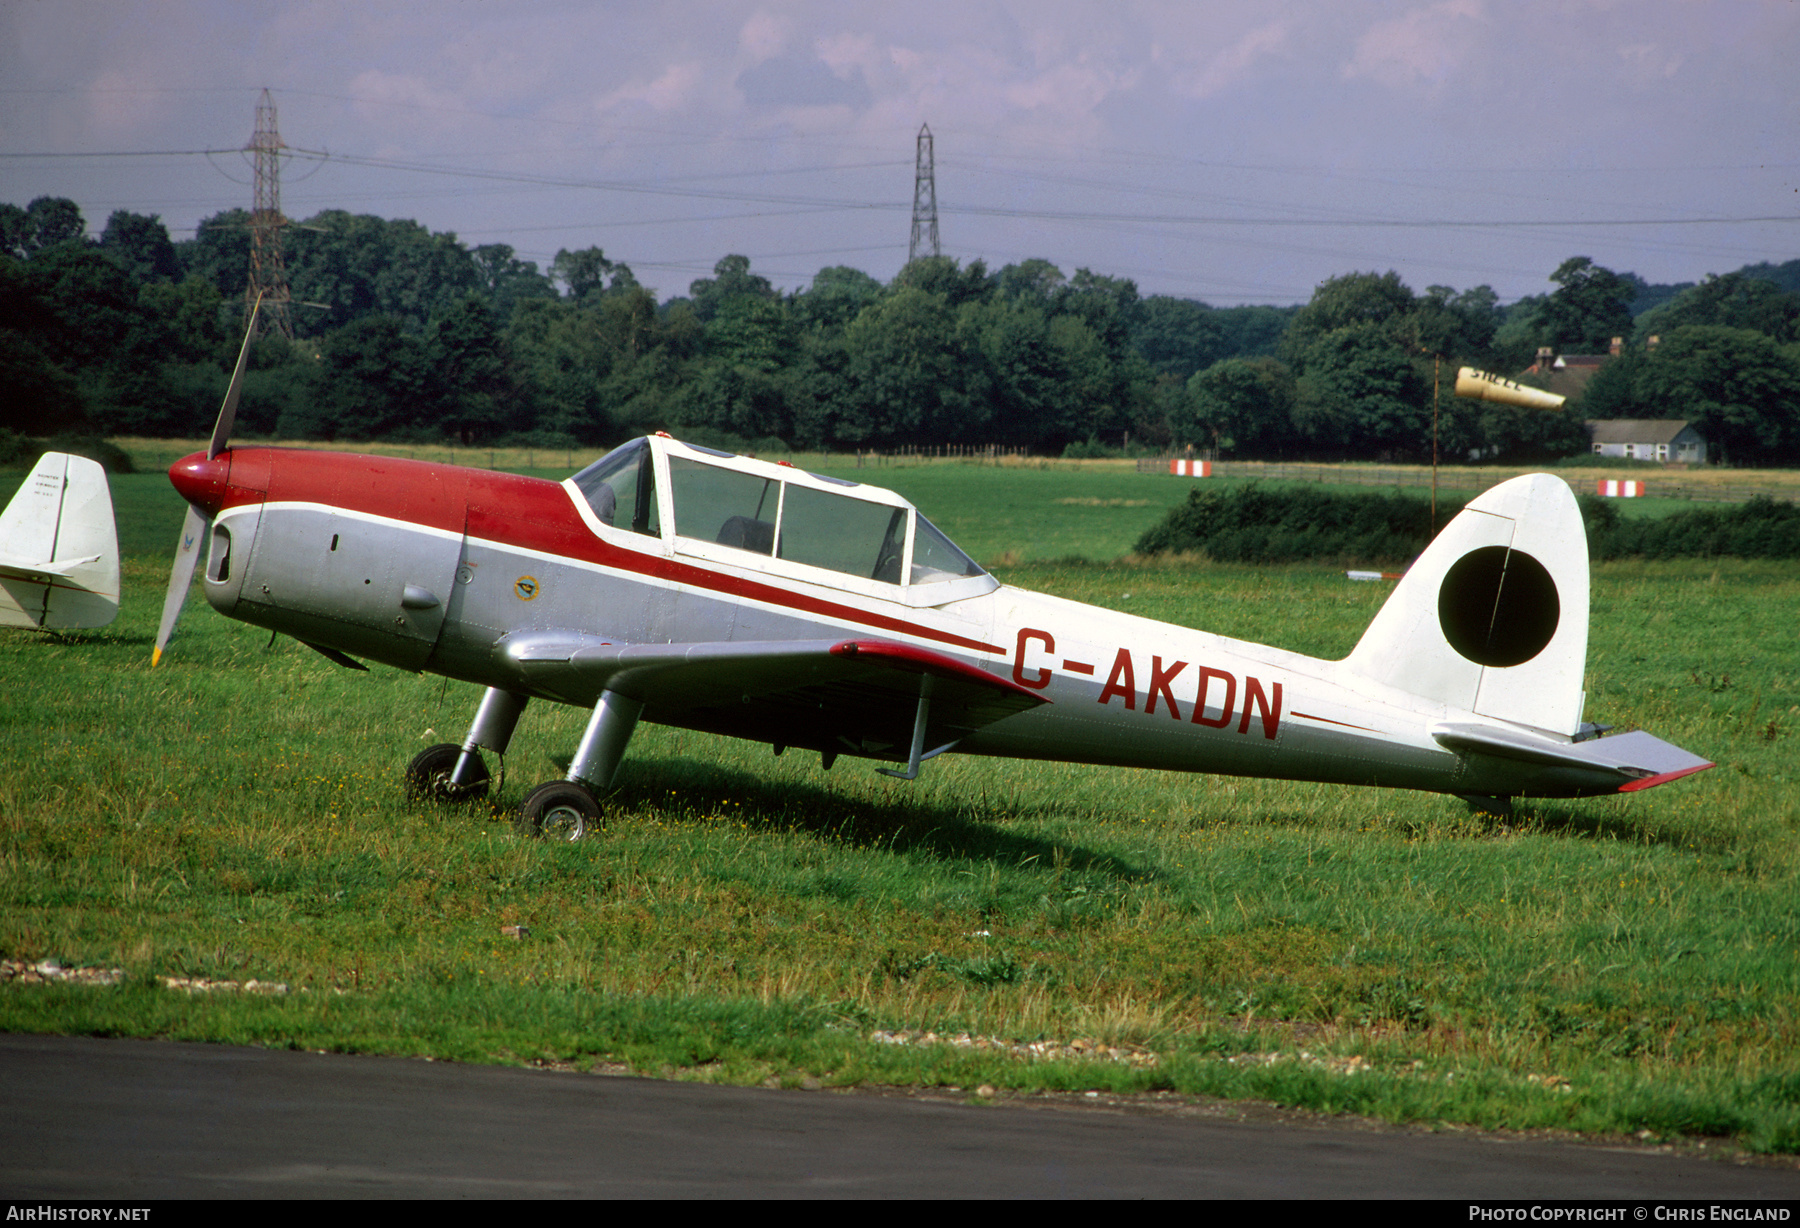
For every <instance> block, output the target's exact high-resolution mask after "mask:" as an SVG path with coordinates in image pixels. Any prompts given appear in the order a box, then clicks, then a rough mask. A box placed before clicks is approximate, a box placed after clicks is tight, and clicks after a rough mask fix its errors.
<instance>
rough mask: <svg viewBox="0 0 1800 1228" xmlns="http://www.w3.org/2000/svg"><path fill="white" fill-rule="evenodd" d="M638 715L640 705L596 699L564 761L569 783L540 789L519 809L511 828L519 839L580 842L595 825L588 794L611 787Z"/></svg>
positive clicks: (609, 695) (617, 698)
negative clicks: (571, 752) (577, 742)
mask: <svg viewBox="0 0 1800 1228" xmlns="http://www.w3.org/2000/svg"><path fill="white" fill-rule="evenodd" d="M643 710H644V704H643V701H642V700H637V699H632V698H630V697H628V696H625V695H621V694H619V693H618V692H617V691H607V692H606V693H605V694H603V695H601V696H600V702H599V703H597V704H595V705H594V715H593V716H591V717H589V718H588V726H587V731H586V732H585V733H583V734H582V735H581V745H580V746H577V747H576V748H575V757H574V758H573V759H572V760H570V761H569V776H568V779H566V780H553V781H551V782H550V783H548V784H543V785H539V786H538V787H537V788H535V789H533V790H532V791H531V795H530V796H529V797H527V798H526V799H525V801H524V804H522V805H521V806H520V807H519V817H518V819H517V820H516V821H515V822H514V824H513V826H514V827H515V828H516V829H517V830H518V832H519V834H520V835H522V836H549V837H552V838H554V839H559V840H579V839H581V837H582V836H584V835H586V834H587V831H588V828H590V827H595V826H598V825H599V822H600V803H599V802H598V801H596V800H595V799H594V793H593V790H595V789H604V788H606V787H607V786H608V785H610V784H611V783H612V778H613V773H614V772H616V771H618V769H619V760H621V759H623V758H624V757H625V746H626V744H627V743H628V742H630V741H631V733H632V731H633V730H634V729H636V728H637V722H638V715H639V714H640V713H641V712H643Z"/></svg>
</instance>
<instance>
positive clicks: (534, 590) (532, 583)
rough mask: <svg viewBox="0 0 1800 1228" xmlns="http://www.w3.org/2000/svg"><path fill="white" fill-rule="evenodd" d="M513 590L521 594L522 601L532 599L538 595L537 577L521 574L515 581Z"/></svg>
mask: <svg viewBox="0 0 1800 1228" xmlns="http://www.w3.org/2000/svg"><path fill="white" fill-rule="evenodd" d="M513 592H515V593H517V594H518V595H519V600H520V601H530V600H531V599H532V598H533V597H536V596H537V595H538V582H537V577H536V576H520V577H519V578H518V579H517V580H515V581H513Z"/></svg>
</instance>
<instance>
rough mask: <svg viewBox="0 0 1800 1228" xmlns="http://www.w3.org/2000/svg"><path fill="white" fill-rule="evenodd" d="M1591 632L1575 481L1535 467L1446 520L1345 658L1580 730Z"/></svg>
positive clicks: (1401, 684) (1403, 686)
mask: <svg viewBox="0 0 1800 1228" xmlns="http://www.w3.org/2000/svg"><path fill="white" fill-rule="evenodd" d="M1587 633H1588V554H1587V534H1586V532H1585V530H1584V529H1583V527H1582V522H1581V512H1580V510H1579V509H1578V508H1577V507H1576V505H1575V496H1574V495H1573V494H1572V493H1571V492H1570V490H1569V487H1568V485H1567V484H1566V483H1564V482H1563V481H1562V480H1561V479H1559V478H1554V477H1551V476H1550V475H1548V474H1543V473H1534V474H1528V475H1526V476H1524V477H1519V478H1514V479H1513V480H1512V481H1510V482H1505V483H1502V484H1501V485H1499V486H1496V487H1494V488H1493V489H1492V490H1490V491H1487V492H1486V493H1485V494H1483V495H1481V496H1480V497H1479V498H1477V499H1475V500H1474V501H1472V502H1471V503H1470V504H1469V505H1468V506H1467V507H1466V508H1464V509H1463V511H1462V513H1461V514H1460V515H1458V516H1457V517H1456V519H1455V520H1452V521H1451V522H1450V523H1449V524H1448V525H1447V526H1445V528H1444V531H1443V532H1441V533H1439V534H1438V535H1437V538H1436V539H1435V540H1434V541H1433V542H1432V543H1431V545H1430V546H1428V547H1427V548H1426V550H1425V553H1423V554H1421V555H1420V556H1419V559H1418V561H1417V562H1415V563H1414V564H1413V565H1412V567H1411V568H1410V569H1409V570H1408V571H1407V573H1406V575H1405V577H1404V578H1403V579H1402V580H1401V581H1400V583H1399V584H1398V585H1397V586H1396V587H1395V589H1394V593H1393V596H1391V597H1389V598H1388V601H1387V604H1386V605H1384V606H1382V608H1381V612H1380V613H1379V614H1377V615H1376V616H1375V621H1374V622H1372V623H1370V624H1369V629H1368V630H1367V631H1366V632H1364V634H1363V637H1362V640H1361V641H1360V642H1359V643H1358V644H1357V645H1356V649H1355V651H1353V652H1352V653H1351V654H1350V656H1349V657H1348V658H1347V659H1346V660H1345V662H1344V665H1345V667H1346V668H1347V669H1348V670H1349V671H1350V672H1351V673H1353V674H1357V675H1361V676H1362V677H1365V678H1368V679H1370V680H1372V681H1374V682H1379V683H1383V684H1386V685H1388V686H1392V687H1396V688H1398V689H1400V690H1403V691H1406V692H1408V693H1410V694H1412V695H1416V696H1418V697H1419V698H1420V699H1423V700H1426V701H1428V702H1435V703H1442V704H1443V705H1445V706H1446V707H1447V708H1452V709H1462V710H1467V711H1473V712H1475V713H1478V714H1479V715H1482V716H1487V717H1492V718H1494V719H1496V720H1503V721H1511V722H1515V723H1517V724H1521V725H1529V726H1532V727H1534V728H1537V729H1543V730H1548V731H1551V732H1554V733H1559V734H1565V735H1569V736H1573V735H1574V734H1576V733H1577V732H1578V731H1579V730H1580V727H1581V714H1582V713H1581V710H1582V704H1583V701H1584V699H1585V696H1584V694H1583V691H1582V685H1583V682H1582V676H1583V672H1584V670H1585V668H1586V663H1587Z"/></svg>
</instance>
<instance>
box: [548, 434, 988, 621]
mask: <svg viewBox="0 0 1800 1228" xmlns="http://www.w3.org/2000/svg"><path fill="white" fill-rule="evenodd" d="M569 484H572V485H573V486H574V487H575V488H576V490H577V491H578V492H579V493H580V495H581V496H582V498H583V499H584V500H585V501H586V503H587V506H588V507H589V509H591V510H592V512H593V515H594V517H595V518H596V519H597V520H598V521H599V522H600V524H602V525H604V526H606V527H607V528H608V529H609V530H614V531H621V532H631V533H637V534H642V535H644V536H646V537H653V538H657V539H659V540H661V541H662V542H663V543H664V546H665V548H666V549H669V550H671V551H672V552H674V553H676V554H687V555H693V556H696V557H700V558H705V559H710V560H713V561H716V562H720V563H727V564H731V565H734V566H737V567H748V568H750V569H752V570H758V571H769V572H774V573H778V574H785V575H791V576H792V577H793V578H795V579H798V580H805V581H809V582H812V583H817V584H825V585H829V586H831V587H836V588H848V589H851V590H853V591H858V592H865V593H868V594H869V595H871V596H877V597H882V598H885V599H887V600H898V601H903V602H905V603H906V604H908V605H915V606H921V605H942V604H944V603H945V602H949V601H957V600H961V599H962V598H964V597H972V596H977V595H979V594H981V593H986V592H991V591H993V589H995V588H996V587H998V582H997V581H996V580H995V579H994V578H993V577H992V576H990V575H988V574H987V573H986V572H985V571H983V570H982V569H981V568H980V567H979V566H978V565H976V563H975V562H974V560H972V559H970V558H969V556H968V555H966V554H964V553H963V552H962V551H961V550H959V549H957V548H956V545H955V543H953V542H952V541H951V540H950V539H949V538H948V537H945V536H944V534H943V533H942V532H941V531H939V530H938V529H937V527H936V526H934V525H933V524H932V523H931V522H930V521H929V520H927V519H925V517H923V516H921V515H919V513H918V511H917V509H915V508H914V507H913V506H912V505H911V504H910V503H908V502H907V501H906V500H904V499H902V498H901V497H900V496H899V495H896V494H895V493H894V492H893V491H891V490H882V489H881V488H880V487H876V486H865V485H862V484H861V483H858V482H848V481H845V480H843V479H842V478H830V477H825V476H822V475H820V474H816V473H807V472H806V471H804V470H802V469H797V468H795V467H793V466H792V465H788V464H785V463H781V464H771V463H769V462H767V461H760V460H755V459H753V458H751V457H746V456H733V455H731V454H730V453H728V452H716V451H714V450H713V449H711V448H701V447H696V446H694V445H692V444H684V443H681V442H679V441H677V440H674V439H669V438H667V437H656V438H645V439H634V440H632V441H631V442H630V443H627V444H622V445H620V446H619V447H617V448H614V449H613V450H612V451H611V452H608V453H607V454H606V455H605V456H603V457H601V458H600V459H599V460H597V461H595V462H594V463H593V464H591V465H589V466H588V467H587V468H586V469H583V470H582V471H581V472H580V473H577V474H576V475H575V476H574V477H573V478H571V479H569Z"/></svg>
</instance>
